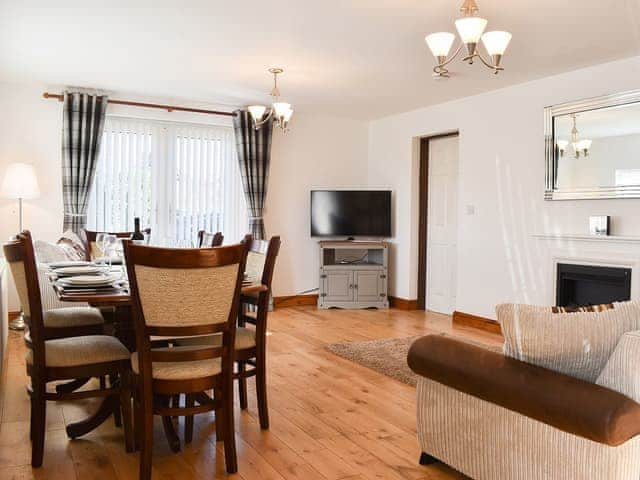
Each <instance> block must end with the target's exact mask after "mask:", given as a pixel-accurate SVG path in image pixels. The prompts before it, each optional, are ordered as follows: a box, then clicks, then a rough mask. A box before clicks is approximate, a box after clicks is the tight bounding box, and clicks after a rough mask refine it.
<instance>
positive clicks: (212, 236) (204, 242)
mask: <svg viewBox="0 0 640 480" xmlns="http://www.w3.org/2000/svg"><path fill="white" fill-rule="evenodd" d="M223 240H224V235H223V234H222V232H216V233H212V232H207V231H206V230H200V231H199V232H198V248H206V247H220V246H221V245H222V241H223Z"/></svg>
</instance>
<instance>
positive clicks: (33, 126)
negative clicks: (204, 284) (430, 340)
mask: <svg viewBox="0 0 640 480" xmlns="http://www.w3.org/2000/svg"><path fill="white" fill-rule="evenodd" d="M45 90H47V91H55V92H58V91H60V90H61V87H60V86H57V87H53V86H48V87H45V86H43V85H16V84H8V83H0V105H2V107H3V114H2V115H1V116H0V176H2V175H4V171H5V169H6V167H7V165H8V164H9V163H12V162H17V161H22V162H27V163H33V164H34V165H35V167H36V169H37V173H38V180H39V182H40V190H41V193H42V195H41V196H40V198H38V199H36V200H30V201H28V202H27V201H25V206H24V226H25V228H29V229H30V230H31V231H32V233H33V235H34V238H36V239H42V240H47V241H53V242H55V241H56V240H57V239H58V238H59V235H60V233H61V229H62V179H61V160H60V142H61V135H62V104H61V103H60V102H57V101H55V100H45V99H43V98H42V92H43V91H45ZM113 96H114V97H123V98H124V97H126V98H132V99H137V100H147V101H155V102H158V103H177V104H184V103H185V102H184V101H181V100H172V99H157V98H155V99H149V98H141V97H133V96H131V95H126V94H118V95H115V94H114V95H113ZM193 106H196V107H198V106H200V107H203V108H215V106H212V105H202V104H193ZM109 112H110V113H115V114H122V115H133V116H137V117H146V118H155V119H165V120H176V121H194V122H200V123H214V124H230V119H228V118H225V117H217V116H209V115H197V114H186V113H181V112H173V113H167V112H162V111H159V110H150V109H141V108H127V107H116V106H111V107H110V109H109ZM366 169H367V125H366V123H365V122H359V121H352V120H345V119H339V118H334V117H328V116H315V115H312V114H311V113H306V114H305V113H300V114H298V113H296V114H295V116H294V118H293V120H292V124H291V132H290V133H288V134H287V135H282V133H281V132H280V131H276V132H274V140H273V148H272V167H271V175H270V181H269V190H268V194H267V202H266V226H267V233H268V234H270V235H274V234H280V235H281V237H282V242H283V244H282V249H281V254H280V257H279V259H278V267H277V269H276V275H275V288H274V293H275V295H292V294H295V293H297V292H301V291H303V290H307V289H311V288H314V287H317V284H318V280H317V264H318V255H317V248H316V246H317V244H316V242H315V241H314V240H312V239H310V237H309V219H308V212H309V205H308V202H309V189H310V188H311V187H334V186H335V187H339V186H350V187H354V186H355V187H361V186H364V185H365V184H366ZM0 218H1V219H2V222H1V223H0V240H4V239H8V238H9V237H10V236H11V235H14V234H15V233H16V231H17V230H18V216H17V203H16V202H13V201H9V200H6V199H0ZM18 305H19V302H18V300H17V296H16V295H15V292H13V291H12V292H10V302H9V308H10V310H17V309H18Z"/></svg>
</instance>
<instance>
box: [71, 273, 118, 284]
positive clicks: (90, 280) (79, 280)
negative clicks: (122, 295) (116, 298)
mask: <svg viewBox="0 0 640 480" xmlns="http://www.w3.org/2000/svg"><path fill="white" fill-rule="evenodd" d="M119 278H120V276H118V275H79V276H76V277H67V278H61V279H60V280H58V282H60V284H61V285H63V286H64V285H69V286H81V285H82V286H84V285H86V286H91V287H95V286H98V285H111V284H113V283H114V282H115V281H116V280H118V279H119Z"/></svg>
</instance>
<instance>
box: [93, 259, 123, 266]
mask: <svg viewBox="0 0 640 480" xmlns="http://www.w3.org/2000/svg"><path fill="white" fill-rule="evenodd" d="M109 259H111V265H122V261H123V260H124V259H123V258H122V257H98V258H96V259H95V260H94V261H95V262H96V263H109Z"/></svg>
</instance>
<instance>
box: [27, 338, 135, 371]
mask: <svg viewBox="0 0 640 480" xmlns="http://www.w3.org/2000/svg"><path fill="white" fill-rule="evenodd" d="M44 348H45V364H46V366H47V367H78V366H81V365H92V364H96V363H103V362H115V361H118V360H127V359H128V358H129V355H130V354H129V350H127V348H126V347H125V346H124V345H123V344H122V343H120V341H119V340H118V339H117V338H115V337H111V336H109V335H87V336H84V337H70V338H60V339H57V340H47V341H46V342H45V343H44ZM26 360H27V363H28V364H31V363H33V350H31V349H30V350H28V351H27V355H26Z"/></svg>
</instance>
